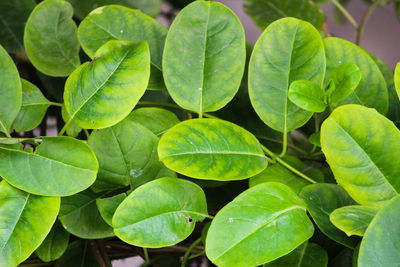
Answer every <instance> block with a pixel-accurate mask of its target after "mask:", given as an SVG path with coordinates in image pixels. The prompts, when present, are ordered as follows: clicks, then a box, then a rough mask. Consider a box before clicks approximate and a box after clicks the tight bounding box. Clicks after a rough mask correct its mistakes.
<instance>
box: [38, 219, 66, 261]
mask: <svg viewBox="0 0 400 267" xmlns="http://www.w3.org/2000/svg"><path fill="white" fill-rule="evenodd" d="M68 242H69V233H68V232H67V231H65V230H64V228H63V227H62V225H61V224H60V223H59V222H58V221H57V222H56V223H55V224H54V225H53V227H52V228H51V231H50V233H49V234H48V235H47V237H46V239H45V240H44V241H43V243H42V244H41V245H40V247H38V248H37V249H36V255H37V256H38V257H39V259H41V260H42V261H44V262H49V261H54V260H57V259H59V258H60V257H61V256H62V255H63V254H64V252H65V251H66V250H67V247H68Z"/></svg>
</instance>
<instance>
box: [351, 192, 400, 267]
mask: <svg viewBox="0 0 400 267" xmlns="http://www.w3.org/2000/svg"><path fill="white" fill-rule="evenodd" d="M399 209H400V197H395V198H393V199H392V200H391V201H389V202H388V203H387V204H386V205H385V206H384V207H383V208H382V209H381V210H380V211H379V212H378V213H377V214H376V216H375V218H374V219H373V220H372V222H371V223H370V225H369V226H368V228H367V230H366V232H365V235H364V238H363V240H362V242H361V246H360V252H359V256H358V267H367V266H368V267H369V266H385V267H397V266H399V264H400V253H399V246H400V237H399V232H400V216H399Z"/></svg>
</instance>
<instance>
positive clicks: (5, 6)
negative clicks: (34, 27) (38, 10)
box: [0, 0, 36, 53]
mask: <svg viewBox="0 0 400 267" xmlns="http://www.w3.org/2000/svg"><path fill="white" fill-rule="evenodd" d="M35 6H36V2H35V0H12V1H0V17H1V19H0V25H1V27H0V44H1V45H2V46H3V47H4V48H5V49H6V50H7V51H8V52H9V53H23V52H24V51H25V49H24V43H23V37H24V28H25V23H26V21H27V20H28V17H29V14H30V13H31V12H32V10H33V9H34V8H35Z"/></svg>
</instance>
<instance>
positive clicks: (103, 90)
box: [64, 41, 150, 129]
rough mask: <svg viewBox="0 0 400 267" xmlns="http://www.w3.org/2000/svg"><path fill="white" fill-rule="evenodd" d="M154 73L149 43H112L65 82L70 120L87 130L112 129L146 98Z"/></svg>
mask: <svg viewBox="0 0 400 267" xmlns="http://www.w3.org/2000/svg"><path fill="white" fill-rule="evenodd" d="M149 74H150V55H149V47H148V45H147V44H146V43H145V42H139V43H133V42H129V41H108V42H107V43H106V44H105V45H103V46H102V47H101V48H100V49H99V50H97V52H96V54H95V57H94V59H93V61H91V62H86V63H84V64H82V65H81V66H80V67H79V68H77V69H76V70H75V71H74V72H73V73H72V74H71V75H70V76H69V77H68V79H67V82H66V83H65V92H64V99H65V107H66V109H67V111H68V113H69V114H70V115H71V118H70V120H72V119H73V122H74V123H76V124H77V125H78V126H80V127H82V128H86V129H99V128H106V127H109V126H112V125H114V124H116V123H118V122H119V121H121V120H122V119H123V118H125V117H126V116H127V115H128V114H129V113H130V112H131V110H132V109H133V108H134V107H135V105H136V103H137V102H138V101H139V99H140V98H141V97H142V96H143V94H144V92H145V90H146V87H147V83H148V80H149Z"/></svg>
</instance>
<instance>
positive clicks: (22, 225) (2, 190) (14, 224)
mask: <svg viewBox="0 0 400 267" xmlns="http://www.w3.org/2000/svg"><path fill="white" fill-rule="evenodd" d="M59 209H60V198H59V197H42V196H36V195H32V194H29V193H27V192H24V191H21V190H19V189H17V188H14V187H12V186H11V185H9V184H7V183H6V182H5V181H2V182H1V183H0V237H1V238H0V266H7V267H13V266H17V265H19V264H20V263H22V262H23V261H24V260H26V259H27V258H28V257H29V256H30V255H31V254H32V253H33V252H34V251H35V249H37V248H38V247H39V245H40V244H41V243H42V242H43V240H44V239H45V238H46V236H47V234H48V233H49V232H50V229H51V226H52V225H53V223H54V222H55V220H56V218H57V214H58V211H59Z"/></svg>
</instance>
